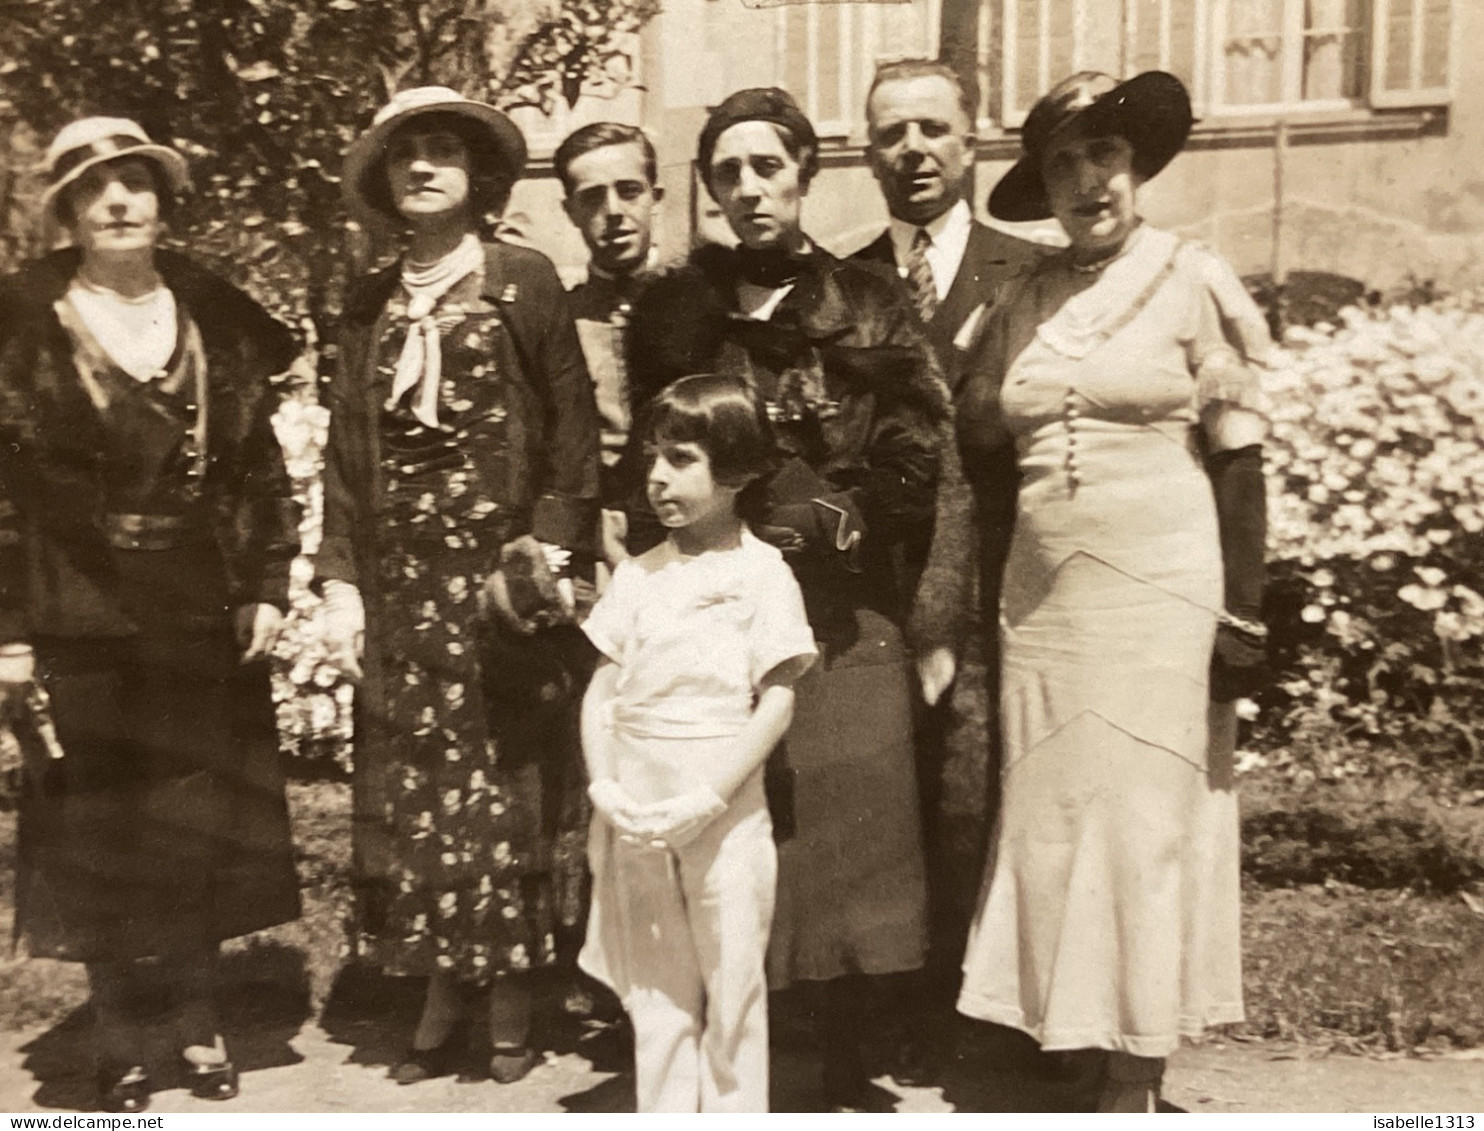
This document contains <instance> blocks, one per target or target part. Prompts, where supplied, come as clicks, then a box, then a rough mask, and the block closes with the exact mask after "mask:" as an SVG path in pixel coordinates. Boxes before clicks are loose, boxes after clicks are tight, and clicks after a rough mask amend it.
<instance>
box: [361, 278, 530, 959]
mask: <svg viewBox="0 0 1484 1131" xmlns="http://www.w3.org/2000/svg"><path fill="white" fill-rule="evenodd" d="M436 314H437V319H438V326H439V330H440V341H441V347H442V375H443V380H442V386H441V388H440V395H439V402H438V427H437V428H429V427H426V426H425V425H423V424H421V423H420V422H418V421H417V420H416V419H415V418H414V417H413V416H412V414H411V412H410V411H409V410H408V404H407V401H405V400H404V401H402V402H400V403H398V404H397V405H394V406H390V407H384V408H383V410H382V414H381V420H380V431H381V452H382V459H381V464H382V467H381V470H382V473H383V477H384V483H385V492H386V498H385V504H384V509H383V512H382V515H381V525H380V527H379V529H378V530H377V533H376V537H377V542H378V550H379V551H380V556H379V569H380V576H379V578H378V581H379V584H378V585H377V586H376V587H375V588H376V589H377V590H379V594H378V595H377V596H376V598H375V599H377V600H379V601H380V608H379V610H378V612H379V616H378V617H377V618H376V619H377V620H378V621H379V623H380V626H381V630H380V631H379V632H378V633H376V634H375V637H376V638H375V639H373V640H371V641H370V642H369V643H368V647H370V648H373V649H376V650H377V653H378V654H377V656H376V657H375V658H374V660H375V662H377V663H378V664H379V665H380V668H381V671H382V679H381V681H380V686H381V687H382V688H383V691H384V694H383V696H382V701H381V702H378V703H372V704H365V705H363V710H367V711H371V712H376V713H377V714H378V715H379V717H378V718H377V719H376V723H377V724H378V725H379V727H380V728H382V733H383V737H384V739H385V744H386V749H387V750H388V751H389V752H390V757H387V758H384V759H379V760H377V762H376V763H375V764H374V765H372V766H370V767H367V772H372V773H378V774H381V775H384V776H385V778H386V780H384V781H382V782H380V783H378V785H379V790H378V792H379V793H380V795H381V796H382V797H383V798H384V799H385V801H384V805H383V811H382V817H383V819H384V827H383V829H381V830H380V832H381V834H382V835H380V836H378V837H376V838H375V842H376V843H377V845H378V846H380V847H381V850H382V851H385V852H387V853H388V854H389V856H390V859H387V860H383V861H378V862H377V864H378V867H377V872H378V873H379V874H380V875H382V876H383V877H385V878H386V880H387V881H388V882H387V883H386V884H385V885H384V886H383V887H382V888H380V889H378V890H375V891H372V892H363V893H362V898H361V900H360V901H359V904H358V908H359V921H358V923H357V924H356V926H357V928H358V929H357V932H356V950H357V954H358V956H359V957H362V958H368V959H371V960H372V961H374V962H376V963H377V964H378V965H380V966H381V967H382V968H383V969H384V970H386V971H387V972H388V973H392V974H410V975H427V974H431V973H433V972H435V971H436V972H443V973H448V974H452V975H454V976H456V977H458V978H460V979H462V980H466V981H472V982H483V981H486V980H488V979H489V978H490V977H492V976H496V975H500V974H505V973H510V972H515V971H521V970H526V969H529V968H532V967H537V966H543V965H547V964H549V963H551V962H552V961H553V960H554V951H555V946H554V942H553V926H554V915H553V900H552V883H551V876H550V866H551V862H550V859H549V857H550V849H549V845H548V841H547V838H545V837H544V836H543V830H542V812H543V807H542V775H541V768H540V765H539V764H538V762H537V761H536V760H535V759H534V758H532V757H530V756H529V752H524V751H519V750H517V749H514V748H513V747H515V746H518V745H520V744H516V743H506V742H504V741H502V736H503V731H504V729H505V728H504V727H502V720H501V719H500V718H499V711H498V710H496V711H491V709H490V705H489V703H488V701H487V695H486V690H487V686H488V685H487V684H486V682H485V680H486V675H487V673H485V672H484V671H483V670H482V668H481V662H480V656H481V649H480V634H481V632H482V631H486V630H485V629H483V627H482V624H481V622H480V620H479V617H478V615H477V614H478V597H477V594H478V592H479V589H480V586H481V585H482V584H483V582H484V580H485V576H486V574H487V572H488V571H489V570H490V568H491V567H492V565H493V564H494V563H495V562H496V561H497V560H498V558H499V554H500V548H501V546H502V545H503V543H504V542H505V541H506V540H507V539H508V538H509V537H510V528H511V516H510V515H509V513H508V504H507V500H508V498H509V492H508V491H507V490H506V484H507V483H508V481H509V477H510V476H511V475H512V474H518V472H517V471H516V470H515V469H513V468H512V467H511V466H510V464H511V462H512V460H513V458H514V457H513V454H512V438H511V435H510V432H511V428H512V425H511V411H510V410H511V406H510V405H509V404H508V403H507V401H508V399H509V397H510V396H511V392H510V390H511V385H512V383H511V382H510V381H509V380H505V379H502V374H500V373H499V372H497V371H496V369H497V365H496V364H495V363H494V362H493V360H492V359H493V358H495V357H497V356H499V352H498V351H497V350H496V349H494V348H493V344H494V339H495V337H496V336H497V335H500V334H503V333H505V332H506V331H505V329H504V328H503V327H502V325H501V316H500V311H499V310H498V309H497V308H496V307H495V306H494V305H493V304H490V303H489V302H487V301H486V300H484V299H482V298H481V297H480V296H479V277H478V275H477V274H476V275H473V276H470V277H469V278H468V279H466V280H464V282H463V283H461V284H459V285H458V286H456V287H455V288H454V290H453V291H452V292H450V294H449V295H448V296H447V297H446V298H445V299H444V301H443V302H442V303H441V304H440V306H439V307H438V310H437V312H436ZM407 329H408V320H407V298H406V294H405V293H404V292H402V291H400V290H399V291H398V292H397V294H396V295H395V297H393V298H392V300H391V301H390V303H389V304H388V306H387V308H386V311H385V315H384V317H383V318H382V320H381V332H380V336H379V347H378V350H379V353H378V359H377V382H378V389H379V390H380V391H381V395H382V396H383V397H384V396H385V394H386V392H387V391H389V390H390V387H391V381H392V375H393V372H394V370H395V367H396V362H397V357H398V354H399V353H400V351H401V348H402V343H403V341H404V340H405V338H406V335H407Z"/></svg>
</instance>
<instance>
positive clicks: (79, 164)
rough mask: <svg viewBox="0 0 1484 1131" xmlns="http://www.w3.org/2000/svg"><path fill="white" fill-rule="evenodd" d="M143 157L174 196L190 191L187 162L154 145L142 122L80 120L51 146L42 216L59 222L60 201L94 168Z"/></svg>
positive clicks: (47, 161)
mask: <svg viewBox="0 0 1484 1131" xmlns="http://www.w3.org/2000/svg"><path fill="white" fill-rule="evenodd" d="M125 157H141V158H144V159H146V160H149V161H153V162H154V163H155V165H156V166H158V168H159V169H160V171H161V172H162V173H164V175H165V183H166V184H168V185H169V186H170V191H171V192H174V193H181V192H184V191H185V190H186V189H188V188H190V185H191V176H190V171H189V169H188V168H187V166H186V159H185V158H184V157H182V156H181V155H180V154H179V153H178V152H176V151H175V150H174V149H171V148H170V147H169V146H168V145H160V144H159V143H157V142H154V141H151V140H150V138H149V135H148V134H147V133H145V132H144V127H142V126H141V125H140V124H139V123H138V122H132V121H130V120H129V119H128V118H80V119H78V120H77V121H75V122H72V123H71V124H69V125H66V126H63V127H62V128H61V130H59V131H58V132H57V136H56V137H54V138H53V139H52V143H51V145H49V146H47V150H46V160H45V161H44V162H43V164H42V169H43V170H44V171H45V173H46V178H47V186H46V189H45V190H44V191H43V192H42V194H41V210H42V215H44V216H45V217H46V219H47V220H48V221H50V222H53V223H56V222H58V217H57V214H56V206H57V201H58V200H59V199H60V198H61V195H62V193H63V191H64V190H65V189H66V188H67V187H68V186H69V185H71V184H72V183H73V182H75V181H76V180H77V179H78V178H79V177H81V176H82V175H83V174H84V173H86V172H87V171H88V170H89V169H91V168H92V167H93V166H94V165H101V164H103V163H104V162H105V161H118V160H120V159H122V158H125Z"/></svg>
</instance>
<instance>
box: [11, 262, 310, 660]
mask: <svg viewBox="0 0 1484 1131" xmlns="http://www.w3.org/2000/svg"><path fill="white" fill-rule="evenodd" d="M80 258H81V257H80V254H79V253H78V252H77V251H76V250H75V249H67V250H64V251H59V252H56V253H54V254H52V255H49V256H47V257H45V258H44V259H41V260H38V261H36V262H34V263H32V264H30V265H29V266H27V267H25V268H24V269H23V270H22V271H21V272H19V273H18V274H16V275H13V276H11V277H9V278H8V279H5V280H3V281H0V643H7V642H13V641H23V640H28V639H30V638H32V637H35V636H56V637H97V636H129V635H132V634H133V633H134V632H135V631H136V630H137V629H138V628H139V626H138V625H135V624H133V623H132V622H131V621H130V619H129V617H128V615H127V614H126V612H125V610H124V609H123V608H122V606H121V604H120V601H119V575H118V570H117V563H116V560H115V550H114V543H113V542H111V541H110V539H109V536H108V533H107V526H108V523H107V521H106V518H105V516H106V514H107V512H108V510H109V506H108V484H106V483H105V482H104V459H103V453H102V446H101V436H100V432H101V428H102V423H103V422H102V418H101V415H100V413H99V411H98V409H97V408H95V406H94V404H93V401H92V400H91V399H90V398H89V396H88V393H87V391H86V389H85V388H84V386H83V384H82V382H81V380H80V378H79V375H78V372H77V368H76V366H75V364H74V361H73V347H72V341H71V338H70V337H69V335H68V333H67V331H66V330H65V329H64V328H63V326H62V323H61V321H60V319H59V318H58V315H57V312H56V309H55V305H54V304H55V303H56V302H57V301H58V300H59V299H60V298H62V296H63V295H64V294H65V293H66V291H67V287H68V285H69V284H70V282H71V280H72V278H73V276H74V275H75V273H76V271H77V267H78V264H79V262H80ZM155 264H156V267H157V269H158V270H159V273H160V275H161V277H162V278H163V279H164V281H165V285H166V286H168V287H169V288H170V290H171V291H172V292H173V293H174V295H175V299H176V303H177V306H178V308H180V309H181V310H183V311H185V312H186V313H188V314H189V316H190V318H191V319H192V320H193V321H194V322H195V324H196V326H197V327H198V329H199V330H200V334H201V340H202V346H203V348H204V352H205V357H206V375H207V376H206V390H207V391H206V414H205V415H206V422H207V423H206V451H205V470H204V474H203V475H202V477H201V505H202V506H203V507H204V508H205V517H204V522H205V523H206V525H207V526H208V527H209V528H210V532H211V536H212V537H213V538H214V540H215V541H216V543H217V547H218V549H219V550H220V558H221V562H222V565H223V567H224V568H225V571H226V574H227V577H226V583H225V587H224V589H225V592H226V594H227V601H226V602H225V603H224V605H223V608H222V609H221V615H222V617H223V619H224V620H226V619H227V618H229V617H230V614H231V611H232V607H233V606H235V605H237V604H246V603H251V602H257V601H262V602H268V603H273V604H277V605H279V606H280V607H286V606H287V596H288V577H289V565H290V563H291V562H292V560H293V557H294V555H295V554H296V553H297V552H298V508H297V507H296V506H295V505H294V502H293V485H292V482H291V481H290V479H289V476H288V473H287V471H286V470H285V468H284V461H283V454H282V451H281V450H280V448H279V446H278V442H277V439H276V438H275V436H274V433H273V427H272V423H271V417H272V415H273V413H274V411H275V410H276V409H277V406H278V397H277V395H276V394H275V392H274V390H273V386H272V383H271V382H270V380H269V378H270V377H271V376H272V375H274V374H277V373H280V372H282V371H283V370H285V369H287V368H288V366H289V364H290V363H291V362H292V360H293V358H294V354H295V343H294V338H293V335H292V334H291V333H290V332H289V330H288V329H287V328H286V327H285V326H283V325H282V324H281V323H279V322H277V321H275V320H274V319H273V318H272V317H271V316H270V315H269V314H268V313H267V312H266V311H265V310H264V309H263V308H262V307H261V306H259V305H258V304H257V303H256V302H254V301H253V300H252V299H251V298H249V297H248V296H247V295H246V294H244V293H243V292H242V291H240V290H238V289H237V288H236V287H234V286H232V285H231V284H230V283H227V282H226V281H225V280H223V279H221V278H219V277H217V276H216V275H214V274H212V273H211V272H209V271H207V270H205V269H204V268H201V267H199V266H197V265H196V264H194V263H192V262H191V261H190V260H188V259H186V258H185V257H183V256H180V255H176V254H173V253H170V252H165V251H161V252H158V253H157V254H156V257H155ZM95 439H96V440H97V442H95Z"/></svg>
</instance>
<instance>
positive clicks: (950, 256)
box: [887, 200, 974, 302]
mask: <svg viewBox="0 0 1484 1131" xmlns="http://www.w3.org/2000/svg"><path fill="white" fill-rule="evenodd" d="M973 226H974V214H973V213H972V212H971V211H970V210H969V204H968V201H965V200H960V201H959V202H958V203H957V204H955V205H954V206H953V207H952V208H950V209H949V210H948V211H947V212H945V213H943V215H941V216H939V217H938V218H937V219H936V220H932V221H930V222H929V223H926V224H921V225H919V224H909V223H907V222H906V221H905V220H898V219H897V218H896V217H892V220H891V225H890V227H889V228H888V229H887V230H888V231H889V232H890V233H891V252H892V257H893V258H894V259H896V261H897V274H898V275H900V276H902V278H904V279H905V278H906V277H907V254H908V252H910V251H911V250H912V241H913V240H914V239H916V238H917V229H918V228H919V227H921V228H922V229H923V230H924V231H926V232H927V234H928V239H930V240H931V241H932V242H931V243H930V244H928V249H927V261H928V266H929V267H931V268H932V269H933V290H935V291H937V292H938V301H939V302H942V301H943V300H944V299H945V298H947V297H948V289H949V288H950V287H952V286H953V280H954V279H955V278H956V277H957V276H958V268H959V264H961V263H962V262H963V261H964V251H965V250H966V249H967V248H968V246H969V232H970V230H971V229H972V228H973Z"/></svg>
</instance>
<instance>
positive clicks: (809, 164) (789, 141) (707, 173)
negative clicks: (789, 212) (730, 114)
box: [701, 118, 819, 200]
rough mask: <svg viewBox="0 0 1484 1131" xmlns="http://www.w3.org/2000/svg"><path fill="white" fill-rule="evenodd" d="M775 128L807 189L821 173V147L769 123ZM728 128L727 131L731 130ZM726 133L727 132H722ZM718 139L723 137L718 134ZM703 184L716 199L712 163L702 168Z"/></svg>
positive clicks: (791, 131)
mask: <svg viewBox="0 0 1484 1131" xmlns="http://www.w3.org/2000/svg"><path fill="white" fill-rule="evenodd" d="M748 120H752V121H765V120H766V119H761V118H759V119H748ZM741 124H742V123H741V122H733V123H732V125H741ZM768 125H770V126H772V127H773V132H774V133H775V134H777V135H778V140H779V141H781V142H782V143H783V150H784V152H785V153H787V154H788V155H789V156H790V157H792V158H793V159H794V160H795V161H797V162H798V163H799V187H800V188H802V189H807V188H808V187H809V184H810V182H812V181H813V180H814V176H815V174H816V173H818V172H819V146H818V145H817V144H815V143H813V142H806V141H802V140H800V139H799V138H798V137H796V136H795V135H794V132H793V130H791V129H789V128H788V127H787V126H782V125H779V124H778V123H777V122H768ZM731 128H732V127H731V126H728V127H727V129H728V130H729V129H731ZM722 133H726V130H722ZM717 136H718V137H720V136H721V135H720V134H718V135H717ZM701 183H702V184H703V185H705V186H706V193H707V195H709V196H710V197H711V199H712V200H715V199H716V190H715V189H713V188H712V187H711V162H710V160H709V154H708V160H707V162H706V164H705V165H704V166H703V167H702V168H701Z"/></svg>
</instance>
